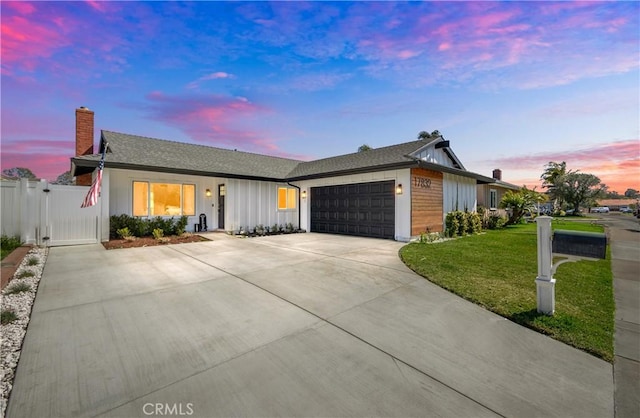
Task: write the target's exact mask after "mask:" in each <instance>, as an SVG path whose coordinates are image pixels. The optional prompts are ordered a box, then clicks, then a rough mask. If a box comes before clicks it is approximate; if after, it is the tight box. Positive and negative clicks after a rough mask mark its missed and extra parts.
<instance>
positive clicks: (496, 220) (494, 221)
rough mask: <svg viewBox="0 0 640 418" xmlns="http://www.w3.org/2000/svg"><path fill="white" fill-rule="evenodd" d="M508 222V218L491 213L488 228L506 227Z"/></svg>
mask: <svg viewBox="0 0 640 418" xmlns="http://www.w3.org/2000/svg"><path fill="white" fill-rule="evenodd" d="M506 224H507V218H506V217H504V216H500V215H490V216H489V218H488V219H487V229H500V228H504V226H505V225H506Z"/></svg>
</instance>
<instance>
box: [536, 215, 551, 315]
mask: <svg viewBox="0 0 640 418" xmlns="http://www.w3.org/2000/svg"><path fill="white" fill-rule="evenodd" d="M552 219H553V218H552V217H550V216H538V217H537V218H536V224H537V236H538V277H536V295H537V297H536V299H537V304H538V312H539V313H543V314H546V315H553V313H554V312H555V309H556V294H555V285H556V279H554V278H553V274H552V264H553V258H552V249H551V239H552V236H551V220H552Z"/></svg>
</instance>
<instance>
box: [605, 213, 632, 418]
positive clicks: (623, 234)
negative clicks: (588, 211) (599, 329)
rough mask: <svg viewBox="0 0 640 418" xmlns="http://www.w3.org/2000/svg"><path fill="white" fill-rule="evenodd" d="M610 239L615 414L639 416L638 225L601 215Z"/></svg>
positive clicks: (621, 417)
mask: <svg viewBox="0 0 640 418" xmlns="http://www.w3.org/2000/svg"><path fill="white" fill-rule="evenodd" d="M603 222H604V223H605V224H606V225H607V226H608V227H609V228H608V234H609V238H610V240H611V268H612V271H613V289H614V296H615V300H616V319H615V321H616V322H615V326H616V331H615V345H614V352H615V361H614V367H613V370H614V381H615V416H616V418H627V417H629V418H637V417H640V225H639V224H638V220H636V219H635V218H634V217H632V216H630V215H624V214H612V215H609V216H606V217H604V216H603Z"/></svg>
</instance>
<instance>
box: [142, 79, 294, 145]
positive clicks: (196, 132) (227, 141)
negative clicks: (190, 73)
mask: <svg viewBox="0 0 640 418" xmlns="http://www.w3.org/2000/svg"><path fill="white" fill-rule="evenodd" d="M147 100H148V105H146V106H145V109H146V111H147V112H148V113H149V117H151V118H152V119H154V120H157V121H161V122H163V123H166V124H168V125H171V126H174V127H177V128H178V129H180V130H182V131H183V132H185V133H186V134H187V135H188V136H189V137H190V138H191V139H192V140H194V141H196V142H200V143H207V144H209V145H217V146H225V147H230V148H239V149H242V150H244V151H251V152H258V153H267V154H270V155H280V156H282V155H288V154H286V153H283V152H281V151H280V150H279V147H278V146H277V144H276V143H277V141H276V140H274V139H273V138H271V137H270V136H269V134H268V133H267V132H265V131H264V130H260V129H250V128H248V126H251V124H253V123H257V122H259V121H257V118H258V116H260V115H262V114H264V113H265V112H268V111H269V110H268V109H266V108H264V107H262V106H259V105H256V104H254V103H252V102H250V101H249V100H248V99H246V98H244V97H230V96H222V95H184V96H169V95H166V94H164V93H162V92H158V91H156V92H152V93H149V94H148V95H147Z"/></svg>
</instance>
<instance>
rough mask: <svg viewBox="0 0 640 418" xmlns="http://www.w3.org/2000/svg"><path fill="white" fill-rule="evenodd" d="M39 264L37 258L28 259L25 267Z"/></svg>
mask: <svg viewBox="0 0 640 418" xmlns="http://www.w3.org/2000/svg"><path fill="white" fill-rule="evenodd" d="M39 263H40V260H38V257H29V258H27V265H28V266H37V265H38V264H39Z"/></svg>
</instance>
